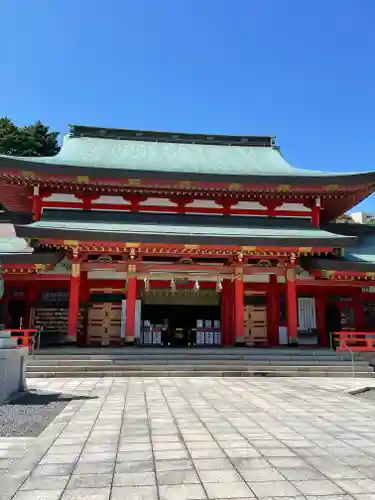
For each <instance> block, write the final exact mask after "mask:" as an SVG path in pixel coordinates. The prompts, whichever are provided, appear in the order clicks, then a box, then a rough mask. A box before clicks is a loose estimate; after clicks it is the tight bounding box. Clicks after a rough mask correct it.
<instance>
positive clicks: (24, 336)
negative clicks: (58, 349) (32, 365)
mask: <svg viewBox="0 0 375 500" xmlns="http://www.w3.org/2000/svg"><path fill="white" fill-rule="evenodd" d="M7 330H8V331H9V332H10V333H11V334H12V338H13V339H17V340H20V339H21V342H20V344H21V346H23V347H28V348H29V350H31V347H32V344H31V341H32V340H33V338H34V335H35V334H36V333H37V331H38V330H37V329H36V328H7ZM14 333H19V334H20V335H13V334H14Z"/></svg>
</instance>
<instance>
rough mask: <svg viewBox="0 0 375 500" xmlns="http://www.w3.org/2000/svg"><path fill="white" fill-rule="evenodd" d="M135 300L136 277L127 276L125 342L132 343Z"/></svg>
mask: <svg viewBox="0 0 375 500" xmlns="http://www.w3.org/2000/svg"><path fill="white" fill-rule="evenodd" d="M136 300H137V278H136V277H135V276H129V277H128V283H127V290H126V321H125V342H126V343H133V342H134V334H135V303H136Z"/></svg>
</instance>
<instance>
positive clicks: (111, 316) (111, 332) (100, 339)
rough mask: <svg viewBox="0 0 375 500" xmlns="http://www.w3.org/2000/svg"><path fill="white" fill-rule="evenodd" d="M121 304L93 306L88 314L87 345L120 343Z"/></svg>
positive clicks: (106, 303)
mask: <svg viewBox="0 0 375 500" xmlns="http://www.w3.org/2000/svg"><path fill="white" fill-rule="evenodd" d="M120 338H121V304H117V303H111V302H104V303H97V304H93V305H92V306H91V308H90V309H89V313H88V328H87V339H88V343H89V344H100V345H102V346H108V345H110V344H117V343H120Z"/></svg>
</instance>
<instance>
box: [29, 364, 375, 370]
mask: <svg viewBox="0 0 375 500" xmlns="http://www.w3.org/2000/svg"><path fill="white" fill-rule="evenodd" d="M138 370H139V371H163V370H170V371H172V370H174V371H180V370H189V371H210V370H211V371H221V370H224V371H225V370H252V371H259V370H261V371H290V370H293V371H298V372H300V371H309V372H316V371H327V372H347V371H351V370H352V366H351V364H348V365H345V366H330V365H327V366H325V365H316V366H308V365H288V366H285V365H284V366H280V365H267V366H265V365H246V364H242V365H222V364H216V365H206V364H195V365H194V364H190V363H182V364H178V365H174V364H160V365H155V364H134V365H124V366H121V365H117V364H112V365H85V364H81V365H74V366H71V365H58V366H56V365H55V366H52V365H51V366H41V365H28V367H27V371H28V372H39V371H46V372H58V371H64V372H79V371H138ZM354 370H355V371H356V372H373V371H374V370H373V369H372V368H371V367H370V366H356V365H354Z"/></svg>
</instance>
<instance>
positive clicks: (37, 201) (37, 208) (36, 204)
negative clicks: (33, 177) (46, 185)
mask: <svg viewBox="0 0 375 500" xmlns="http://www.w3.org/2000/svg"><path fill="white" fill-rule="evenodd" d="M33 189H34V190H33V206H32V212H33V220H35V221H37V220H39V219H40V217H41V216H42V197H41V196H40V193H39V186H38V185H37V186H34V188H33Z"/></svg>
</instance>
